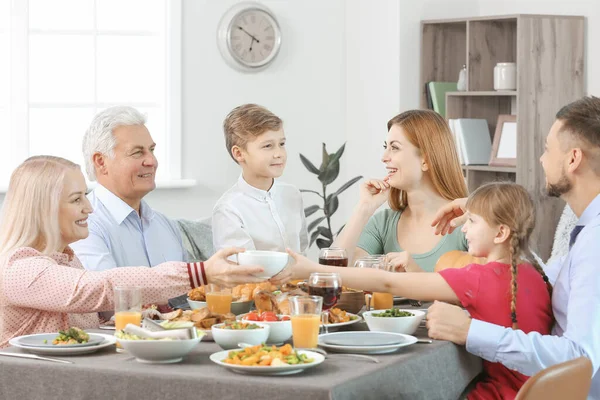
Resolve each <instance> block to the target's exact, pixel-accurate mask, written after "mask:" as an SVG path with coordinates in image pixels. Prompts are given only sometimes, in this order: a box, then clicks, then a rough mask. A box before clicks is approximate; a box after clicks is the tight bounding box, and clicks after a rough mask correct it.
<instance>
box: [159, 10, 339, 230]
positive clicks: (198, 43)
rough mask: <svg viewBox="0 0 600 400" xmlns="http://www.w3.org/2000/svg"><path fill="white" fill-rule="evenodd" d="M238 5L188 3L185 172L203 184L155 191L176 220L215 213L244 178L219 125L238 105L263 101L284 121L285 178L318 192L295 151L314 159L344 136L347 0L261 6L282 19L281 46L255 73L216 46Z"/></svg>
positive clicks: (185, 26)
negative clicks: (234, 64)
mask: <svg viewBox="0 0 600 400" xmlns="http://www.w3.org/2000/svg"><path fill="white" fill-rule="evenodd" d="M235 3H236V1H214V0H184V2H183V51H182V52H183V85H184V87H183V147H184V154H183V174H184V177H185V178H194V179H196V180H197V181H198V186H197V187H195V188H193V189H185V190H183V189H182V190H175V191H173V190H168V191H167V190H156V191H154V192H153V193H151V194H150V195H149V196H148V199H149V201H150V203H151V204H152V206H153V207H155V208H157V209H159V210H161V211H163V212H165V213H166V214H167V215H169V216H171V217H186V218H200V217H206V216H210V214H211V211H212V206H213V204H214V203H215V201H216V200H217V199H218V198H219V196H220V195H221V194H222V193H223V192H224V191H225V190H226V189H228V188H229V187H230V186H231V185H232V184H233V183H234V182H235V181H236V179H237V177H238V175H239V167H238V166H237V164H235V163H234V162H233V160H231V158H230V157H229V155H228V154H227V151H226V149H225V144H224V143H225V142H224V139H223V130H222V123H223V119H224V118H225V116H226V115H227V113H228V112H229V111H230V110H231V109H232V108H234V107H235V106H237V105H240V104H243V103H248V102H254V103H258V104H262V105H264V106H266V107H268V108H269V109H270V110H272V111H273V112H274V113H275V114H277V115H279V116H280V117H281V118H282V119H283V120H284V129H285V132H286V136H287V138H288V142H287V143H288V148H289V154H288V167H287V168H286V171H285V173H284V176H283V180H285V181H288V182H294V183H296V184H297V185H298V186H300V187H303V188H310V187H312V188H316V187H317V186H316V185H315V184H316V178H315V177H314V176H313V175H312V174H310V173H308V172H307V171H305V170H304V167H303V166H302V165H301V163H300V160H299V157H298V153H302V154H304V155H306V156H307V157H309V158H310V159H313V160H315V162H316V161H317V158H318V157H320V154H321V153H320V142H321V141H325V142H326V143H328V144H329V145H330V147H331V148H336V147H338V146H340V145H341V144H342V143H343V141H344V138H345V135H344V131H345V99H346V77H345V20H344V1H343V0H330V1H326V2H323V1H319V0H308V1H264V2H263V3H264V4H265V5H267V6H268V7H269V8H270V9H271V10H272V11H273V12H274V13H275V15H276V16H277V17H278V19H279V22H280V25H281V29H282V37H283V40H282V46H281V50H280V54H279V55H278V57H277V59H276V60H275V61H274V63H273V64H272V65H271V66H270V67H269V68H268V69H266V70H264V71H262V72H260V73H258V74H244V73H241V72H238V71H236V70H233V69H232V68H230V67H229V66H227V65H226V64H225V63H224V61H223V59H222V58H221V55H220V53H219V51H218V48H217V44H216V31H217V25H218V23H219V20H220V18H221V16H222V15H223V14H224V13H225V12H226V11H227V10H228V9H229V7H231V5H232V4H235Z"/></svg>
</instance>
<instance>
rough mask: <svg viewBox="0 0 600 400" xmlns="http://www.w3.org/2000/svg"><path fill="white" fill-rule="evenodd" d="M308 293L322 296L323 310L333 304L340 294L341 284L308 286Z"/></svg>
mask: <svg viewBox="0 0 600 400" xmlns="http://www.w3.org/2000/svg"><path fill="white" fill-rule="evenodd" d="M308 294H310V295H311V296H321V297H322V298H323V310H329V309H330V308H331V307H333V306H335V305H336V304H337V302H338V300H339V299H340V296H341V295H342V287H341V286H309V287H308Z"/></svg>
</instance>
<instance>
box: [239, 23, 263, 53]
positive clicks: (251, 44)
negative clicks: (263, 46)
mask: <svg viewBox="0 0 600 400" xmlns="http://www.w3.org/2000/svg"><path fill="white" fill-rule="evenodd" d="M238 29H239V30H240V31H242V32H244V33H245V34H246V35H248V36H250V37H251V38H252V40H251V41H250V49H249V51H252V46H253V45H254V42H256V43H260V40H258V39H257V38H256V37H255V36H254V35H251V34H250V33H249V32H248V31H247V30H245V29H244V28H242V27H241V26H239V25H238Z"/></svg>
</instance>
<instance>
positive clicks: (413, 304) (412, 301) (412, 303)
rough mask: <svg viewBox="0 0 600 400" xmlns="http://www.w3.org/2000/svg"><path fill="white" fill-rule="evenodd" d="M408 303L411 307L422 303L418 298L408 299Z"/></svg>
mask: <svg viewBox="0 0 600 400" xmlns="http://www.w3.org/2000/svg"><path fill="white" fill-rule="evenodd" d="M408 303H409V304H410V306H411V307H423V304H421V302H420V301H419V300H413V299H408Z"/></svg>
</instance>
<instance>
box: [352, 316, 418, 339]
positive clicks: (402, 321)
mask: <svg viewBox="0 0 600 400" xmlns="http://www.w3.org/2000/svg"><path fill="white" fill-rule="evenodd" d="M384 311H385V310H373V311H365V312H364V313H363V314H362V316H363V318H364V320H365V322H366V323H367V325H368V326H369V330H370V331H374V332H392V333H403V334H405V335H412V334H413V333H415V331H416V330H417V328H418V327H419V324H420V323H421V320H422V319H423V317H424V316H425V312H424V311H421V310H399V311H405V312H409V313H411V314H412V315H413V316H407V317H376V316H375V315H374V314H381V313H382V312H384Z"/></svg>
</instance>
